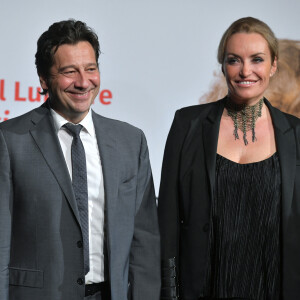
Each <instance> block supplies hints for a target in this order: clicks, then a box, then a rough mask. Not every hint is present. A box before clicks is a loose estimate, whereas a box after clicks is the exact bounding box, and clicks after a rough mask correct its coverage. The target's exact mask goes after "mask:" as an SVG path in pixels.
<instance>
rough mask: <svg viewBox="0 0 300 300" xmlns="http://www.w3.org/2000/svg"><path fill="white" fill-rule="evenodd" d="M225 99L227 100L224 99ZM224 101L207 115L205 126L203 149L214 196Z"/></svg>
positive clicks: (219, 102)
mask: <svg viewBox="0 0 300 300" xmlns="http://www.w3.org/2000/svg"><path fill="white" fill-rule="evenodd" d="M224 99H225V98H224ZM224 99H222V100H220V101H218V102H217V105H216V106H215V107H214V108H213V109H211V111H210V112H209V114H208V115H207V119H206V122H204V124H203V147H204V153H205V159H206V168H207V173H208V178H209V183H210V193H211V196H213V191H214V185H215V174H216V172H215V170H216V153H217V146H218V137H219V129H220V121H221V116H222V113H223V110H224Z"/></svg>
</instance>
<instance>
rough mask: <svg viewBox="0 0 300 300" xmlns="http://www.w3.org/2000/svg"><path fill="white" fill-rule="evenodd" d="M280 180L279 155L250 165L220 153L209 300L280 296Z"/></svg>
mask: <svg viewBox="0 0 300 300" xmlns="http://www.w3.org/2000/svg"><path fill="white" fill-rule="evenodd" d="M280 178H281V177H280V165H279V159H278V155H277V154H276V153H275V154H274V155H273V156H271V157H270V158H268V159H266V160H263V161H260V162H256V163H250V164H238V163H235V162H233V161H230V160H228V159H226V158H224V157H222V156H220V155H217V161H216V185H215V197H214V199H213V203H212V206H211V224H212V226H211V230H210V244H209V247H210V251H209V253H210V254H209V260H208V268H207V279H206V286H205V295H206V296H207V297H208V299H251V300H254V299H255V300H264V299H270V300H276V299H279V296H280V198H281V193H280V191H281V189H280V185H281V179H280Z"/></svg>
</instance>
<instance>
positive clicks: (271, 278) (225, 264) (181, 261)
mask: <svg viewBox="0 0 300 300" xmlns="http://www.w3.org/2000/svg"><path fill="white" fill-rule="evenodd" d="M277 59H278V46H277V40H276V38H275V36H274V34H273V32H272V31H271V29H270V28H269V27H268V26H267V25H266V24H265V23H263V22H261V21H260V20H257V19H254V18H251V17H248V18H242V19H239V20H237V21H236V22H234V23H233V24H232V25H231V26H230V27H229V28H228V29H227V31H226V32H225V33H224V35H223V37H222V39H221V41H220V45H219V50H218V60H219V62H220V64H221V65H222V71H223V73H224V76H225V78H226V82H227V86H228V94H227V96H226V97H225V98H224V99H221V100H219V101H217V102H214V103H209V104H204V105H197V106H193V107H187V108H183V109H181V110H179V111H177V112H176V115H175V118H174V121H173V124H172V127H171V130H170V133H169V136H168V140H167V144H166V148H165V155H164V162H163V169H162V178H161V186H160V195H159V202H158V212H159V221H160V230H161V242H162V259H163V262H162V265H163V270H162V276H163V282H162V292H161V298H162V299H178V297H179V298H180V299H184V300H186V299H188V300H196V299H259V300H262V299H271V300H277V299H284V300H293V299H295V300H296V299H299V297H300V296H299V295H300V144H299V141H300V120H299V119H298V118H296V117H294V116H291V115H288V114H284V113H282V112H280V111H279V110H278V109H276V108H274V107H272V106H271V104H270V103H269V102H268V100H267V99H265V98H264V92H265V90H266V89H267V87H268V85H269V80H270V78H271V77H272V76H274V74H275V72H276V69H277Z"/></svg>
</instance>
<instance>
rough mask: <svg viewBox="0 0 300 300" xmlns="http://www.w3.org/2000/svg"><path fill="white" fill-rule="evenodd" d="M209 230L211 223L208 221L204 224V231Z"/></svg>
mask: <svg viewBox="0 0 300 300" xmlns="http://www.w3.org/2000/svg"><path fill="white" fill-rule="evenodd" d="M208 230H209V224H208V223H206V224H205V225H204V226H203V231H204V232H207V231H208Z"/></svg>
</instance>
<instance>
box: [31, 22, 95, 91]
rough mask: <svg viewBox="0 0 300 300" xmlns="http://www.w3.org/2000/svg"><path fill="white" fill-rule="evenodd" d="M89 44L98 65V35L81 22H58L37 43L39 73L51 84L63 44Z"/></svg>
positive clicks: (36, 55)
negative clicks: (59, 49)
mask: <svg viewBox="0 0 300 300" xmlns="http://www.w3.org/2000/svg"><path fill="white" fill-rule="evenodd" d="M82 41H87V42H89V43H90V44H91V45H92V47H93V49H94V51H95V57H96V61H97V64H98V58H99V54H100V46H99V41H98V36H97V35H96V33H95V32H94V31H93V29H91V28H90V27H88V26H87V25H86V24H85V23H83V22H81V21H76V20H73V19H70V20H67V21H61V22H56V23H54V24H52V25H51V26H50V27H49V29H48V30H47V31H45V32H44V33H43V34H42V35H41V36H40V38H39V39H38V41H37V52H36V54H35V65H36V68H37V73H38V75H39V76H41V77H42V78H43V79H44V80H45V81H46V83H47V84H48V85H49V83H50V68H51V67H52V65H53V58H54V54H55V53H56V51H57V49H58V47H59V46H61V45H63V44H71V45H75V44H77V43H78V42H82ZM47 92H48V90H45V89H44V90H43V92H42V93H41V94H43V95H45V94H47Z"/></svg>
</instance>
